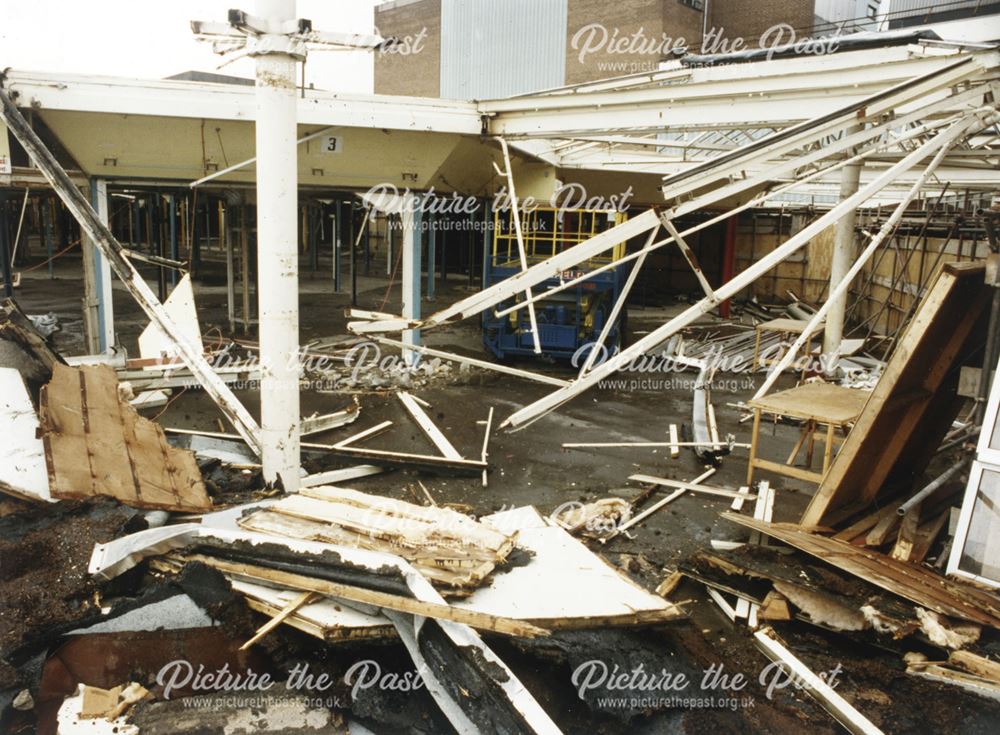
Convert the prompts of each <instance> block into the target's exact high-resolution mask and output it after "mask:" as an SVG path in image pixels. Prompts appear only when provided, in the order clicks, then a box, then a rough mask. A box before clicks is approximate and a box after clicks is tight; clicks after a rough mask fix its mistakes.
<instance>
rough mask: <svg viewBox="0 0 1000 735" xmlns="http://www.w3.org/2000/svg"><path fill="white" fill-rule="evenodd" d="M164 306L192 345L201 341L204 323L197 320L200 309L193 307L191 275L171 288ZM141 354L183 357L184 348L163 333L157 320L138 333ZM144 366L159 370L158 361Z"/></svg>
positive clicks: (164, 358) (160, 358)
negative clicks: (201, 324) (156, 322)
mask: <svg viewBox="0 0 1000 735" xmlns="http://www.w3.org/2000/svg"><path fill="white" fill-rule="evenodd" d="M163 308H164V310H165V311H166V313H167V314H168V315H169V316H170V318H171V319H173V321H174V324H176V325H177V327H178V329H179V330H180V331H181V333H182V334H183V335H184V337H185V338H186V339H187V340H188V341H189V342H190V343H191V344H192V345H201V326H200V325H199V324H198V312H197V311H196V310H195V307H194V291H193V290H192V288H191V275H190V274H188V273H185V274H184V277H183V278H181V280H179V281H178V282H177V285H176V286H174V290H173V291H171V292H170V295H169V296H168V297H167V300H166V301H164V302H163ZM139 355H140V356H141V357H142V358H143V359H152V360H158V361H167V362H171V361H173V360H174V359H180V357H181V351H180V348H178V347H177V343H176V342H175V341H174V340H172V339H170V338H169V337H168V336H167V335H165V334H164V333H163V330H162V329H160V328H159V327H158V326H157V325H156V324H155V323H153V322H151V323H150V324H149V325H148V326H147V327H146V328H145V329H144V330H142V334H140V335H139ZM143 369H144V370H159V369H160V368H159V366H157V365H149V366H146V367H144V368H143Z"/></svg>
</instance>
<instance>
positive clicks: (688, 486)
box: [628, 475, 757, 500]
mask: <svg viewBox="0 0 1000 735" xmlns="http://www.w3.org/2000/svg"><path fill="white" fill-rule="evenodd" d="M628 479H630V480H632V481H634V482H641V483H643V484H644V485H645V484H648V485H662V486H664V487H676V488H680V489H683V490H690V491H692V492H696V493H704V494H706V495H718V496H720V497H723V498H743V499H744V500H748V499H753V498H756V497H757V496H756V495H744V494H742V493H740V492H738V491H736V490H727V489H726V488H721V487H710V486H708V485H700V484H698V483H697V482H681V481H680V480H671V479H668V478H666V477H654V476H653V475H630V476H629V478H628Z"/></svg>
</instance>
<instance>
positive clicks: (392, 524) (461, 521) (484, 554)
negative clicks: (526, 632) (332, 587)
mask: <svg viewBox="0 0 1000 735" xmlns="http://www.w3.org/2000/svg"><path fill="white" fill-rule="evenodd" d="M238 523H239V525H240V527H242V528H244V529H246V530H250V531H255V532H258V533H265V534H271V535H275V536H285V537H287V538H297V539H308V540H313V541H322V542H324V543H332V544H337V545H340V546H350V547H355V548H361V549H368V550H372V551H385V552H387V553H391V554H397V555H399V556H401V557H403V558H404V559H407V560H408V561H410V562H411V563H412V564H413V565H414V566H415V567H417V568H418V569H419V570H420V572H421V574H423V575H424V576H425V577H426V578H427V579H428V580H430V581H431V582H433V583H434V584H435V585H438V586H441V587H446V588H450V591H451V593H455V592H457V591H458V590H460V589H461V588H464V587H469V586H475V585H478V584H479V583H481V582H482V581H483V580H484V579H485V578H486V577H487V576H488V575H489V574H490V572H492V571H493V568H494V566H495V564H496V563H498V562H501V561H503V560H504V559H505V558H506V557H507V555H508V554H509V553H510V552H511V550H512V549H513V548H514V537H513V536H506V535H504V534H502V533H499V532H498V531H496V530H495V529H493V528H492V527H490V526H487V525H485V524H482V523H479V522H478V521H476V520H475V519H473V518H470V517H468V516H464V515H462V514H461V513H457V512H455V511H453V510H450V509H447V508H436V507H430V508H429V507H424V506H419V505H414V504H413V503H407V502H405V501H401V500H393V499H391V498H384V497H380V496H376V495H368V494H366V493H362V492H358V491H356V490H350V489H347V488H338V487H332V486H319V487H309V488H302V490H301V492H300V494H297V495H292V496H289V497H287V498H282V499H281V500H279V501H277V502H275V503H272V504H271V505H269V506H268V508H267V509H264V510H257V511H255V512H253V513H251V514H249V515H247V516H245V517H242V518H240V519H239V520H238Z"/></svg>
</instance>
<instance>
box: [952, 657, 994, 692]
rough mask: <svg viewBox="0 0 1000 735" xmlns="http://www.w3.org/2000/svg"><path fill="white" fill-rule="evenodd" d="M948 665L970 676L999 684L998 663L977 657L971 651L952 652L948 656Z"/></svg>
mask: <svg viewBox="0 0 1000 735" xmlns="http://www.w3.org/2000/svg"><path fill="white" fill-rule="evenodd" d="M948 663H950V664H951V665H953V666H958V667H959V668H962V669H965V670H966V671H968V672H969V673H970V674H975V675H976V676H981V677H983V678H984V679H989V680H991V681H993V682H995V683H997V684H1000V663H998V662H996V661H992V660H990V659H988V658H985V657H983V656H979V655H977V654H975V653H972V652H971V651H952V652H951V653H950V654H948Z"/></svg>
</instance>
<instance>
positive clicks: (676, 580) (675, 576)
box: [656, 572, 684, 598]
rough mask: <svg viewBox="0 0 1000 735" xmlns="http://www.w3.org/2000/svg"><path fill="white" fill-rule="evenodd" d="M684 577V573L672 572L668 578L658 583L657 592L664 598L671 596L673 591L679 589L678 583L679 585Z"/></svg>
mask: <svg viewBox="0 0 1000 735" xmlns="http://www.w3.org/2000/svg"><path fill="white" fill-rule="evenodd" d="M683 579H684V575H683V574H682V573H680V572H671V573H670V574H669V575H668V576H667V578H666V579H664V580H663V581H662V582H660V584H659V585H657V587H656V594H658V595H659V596H660V597H663V598H669V597H670V595H671V593H672V592H673V591H674V590H675V589H677V585H679V584H680V583H681V580H683Z"/></svg>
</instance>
